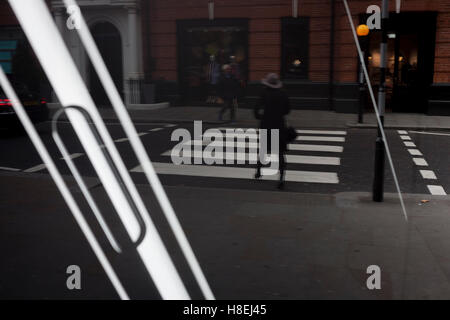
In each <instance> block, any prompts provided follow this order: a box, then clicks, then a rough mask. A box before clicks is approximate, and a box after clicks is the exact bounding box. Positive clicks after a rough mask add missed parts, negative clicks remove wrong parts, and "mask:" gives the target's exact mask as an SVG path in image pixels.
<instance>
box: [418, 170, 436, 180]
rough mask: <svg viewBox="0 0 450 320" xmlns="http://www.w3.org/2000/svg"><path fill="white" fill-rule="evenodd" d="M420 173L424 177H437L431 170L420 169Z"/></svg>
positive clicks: (434, 178) (431, 178)
mask: <svg viewBox="0 0 450 320" xmlns="http://www.w3.org/2000/svg"><path fill="white" fill-rule="evenodd" d="M420 174H421V175H422V177H423V178H424V179H430V180H436V179H437V177H436V175H435V174H434V172H433V171H432V170H420Z"/></svg>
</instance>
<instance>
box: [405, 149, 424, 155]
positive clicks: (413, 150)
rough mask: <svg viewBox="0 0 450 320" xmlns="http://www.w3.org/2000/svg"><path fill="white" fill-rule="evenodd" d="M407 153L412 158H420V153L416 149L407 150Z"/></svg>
mask: <svg viewBox="0 0 450 320" xmlns="http://www.w3.org/2000/svg"><path fill="white" fill-rule="evenodd" d="M408 152H409V153H410V154H411V155H412V156H422V155H423V154H422V152H420V151H419V150H417V149H408Z"/></svg>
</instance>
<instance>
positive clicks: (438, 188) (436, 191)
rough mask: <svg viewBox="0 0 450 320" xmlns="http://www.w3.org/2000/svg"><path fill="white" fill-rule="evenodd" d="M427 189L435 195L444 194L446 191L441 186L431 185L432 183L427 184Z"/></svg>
mask: <svg viewBox="0 0 450 320" xmlns="http://www.w3.org/2000/svg"><path fill="white" fill-rule="evenodd" d="M427 187H428V190H430V193H431V194H432V195H435V196H446V195H447V193H445V190H444V188H442V186H433V185H428V186H427Z"/></svg>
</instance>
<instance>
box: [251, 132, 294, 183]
mask: <svg viewBox="0 0 450 320" xmlns="http://www.w3.org/2000/svg"><path fill="white" fill-rule="evenodd" d="M279 130H280V131H279V139H280V140H279V144H278V145H279V151H278V152H279V164H278V165H279V170H280V181H283V180H284V175H285V171H286V150H287V144H286V139H285V136H284V135H285V134H284V130H283V129H279ZM271 137H272V129H267V152H268V153H269V154H272V153H273V152H275V151H276V150H272V145H271V144H272V138H271ZM259 147H260V148H261V144H259ZM263 149H264V151H265V150H266V149H265V148H263ZM272 151H273V152H272ZM263 157H265V155H263ZM263 159H264V158H263ZM262 167H263V163H262V162H261V161H260V157H259V156H258V162H257V164H256V169H257V171H258V172H259V173H261V168H262Z"/></svg>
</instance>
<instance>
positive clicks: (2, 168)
mask: <svg viewBox="0 0 450 320" xmlns="http://www.w3.org/2000/svg"><path fill="white" fill-rule="evenodd" d="M0 170H4V171H20V169H17V168H9V167H0Z"/></svg>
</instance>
